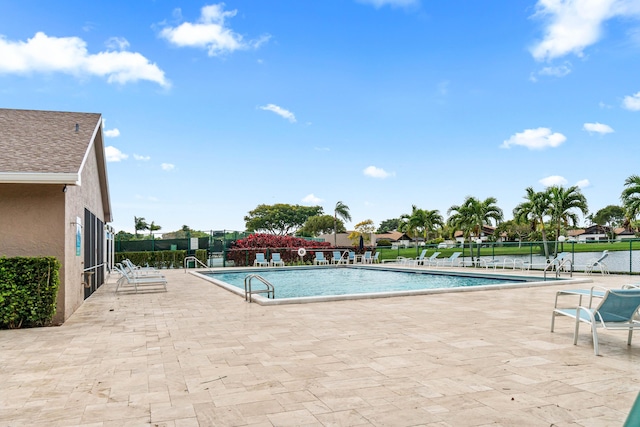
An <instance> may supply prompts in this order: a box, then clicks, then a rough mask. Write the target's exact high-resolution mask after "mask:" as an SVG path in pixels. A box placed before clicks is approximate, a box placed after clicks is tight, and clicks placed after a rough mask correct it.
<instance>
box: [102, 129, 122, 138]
mask: <svg viewBox="0 0 640 427" xmlns="http://www.w3.org/2000/svg"><path fill="white" fill-rule="evenodd" d="M104 136H106V137H107V138H117V137H119V136H120V131H119V130H118V129H117V128H115V129H109V130H105V131H104Z"/></svg>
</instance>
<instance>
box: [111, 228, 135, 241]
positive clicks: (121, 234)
mask: <svg viewBox="0 0 640 427" xmlns="http://www.w3.org/2000/svg"><path fill="white" fill-rule="evenodd" d="M134 237H135V236H134V235H133V234H131V233H128V232H126V231H124V230H120V231H118V232H117V233H116V240H132V239H133V238H134Z"/></svg>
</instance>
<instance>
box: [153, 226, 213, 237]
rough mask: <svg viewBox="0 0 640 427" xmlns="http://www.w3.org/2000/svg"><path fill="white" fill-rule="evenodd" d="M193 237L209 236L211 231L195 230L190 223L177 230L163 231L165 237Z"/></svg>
mask: <svg viewBox="0 0 640 427" xmlns="http://www.w3.org/2000/svg"><path fill="white" fill-rule="evenodd" d="M191 237H209V233H207V232H205V231H198V230H194V229H192V228H191V227H189V226H188V225H183V226H182V228H180V229H179V230H177V231H170V232H168V233H162V238H163V239H188V238H191Z"/></svg>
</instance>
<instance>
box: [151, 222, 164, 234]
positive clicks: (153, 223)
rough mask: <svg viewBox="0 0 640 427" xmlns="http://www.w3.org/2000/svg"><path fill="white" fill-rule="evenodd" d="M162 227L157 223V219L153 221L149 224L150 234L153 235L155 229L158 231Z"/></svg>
mask: <svg viewBox="0 0 640 427" xmlns="http://www.w3.org/2000/svg"><path fill="white" fill-rule="evenodd" d="M161 229H162V227H160V226H159V225H157V224H156V223H155V221H151V224H149V235H150V236H151V235H152V234H153V232H154V231H158V230H161Z"/></svg>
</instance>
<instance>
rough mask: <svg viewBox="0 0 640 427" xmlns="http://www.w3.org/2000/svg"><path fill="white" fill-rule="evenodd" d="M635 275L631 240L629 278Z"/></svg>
mask: <svg viewBox="0 0 640 427" xmlns="http://www.w3.org/2000/svg"><path fill="white" fill-rule="evenodd" d="M632 274H633V239H631V240H629V276H631V275H632Z"/></svg>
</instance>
